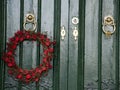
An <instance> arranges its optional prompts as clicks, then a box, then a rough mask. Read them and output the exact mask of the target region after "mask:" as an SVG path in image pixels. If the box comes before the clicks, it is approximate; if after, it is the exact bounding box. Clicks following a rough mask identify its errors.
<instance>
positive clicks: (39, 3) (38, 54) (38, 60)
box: [36, 0, 42, 90]
mask: <svg viewBox="0 0 120 90" xmlns="http://www.w3.org/2000/svg"><path fill="white" fill-rule="evenodd" d="M41 3H42V0H38V4H37V32H40V31H41V7H42V4H41ZM40 50H41V49H40V43H39V42H37V61H36V65H39V64H40ZM36 90H39V82H38V83H36Z"/></svg>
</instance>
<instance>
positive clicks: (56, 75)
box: [53, 0, 61, 90]
mask: <svg viewBox="0 0 120 90" xmlns="http://www.w3.org/2000/svg"><path fill="white" fill-rule="evenodd" d="M60 6H61V0H54V39H55V40H56V45H55V47H54V49H55V51H54V55H55V57H54V59H53V90H60V89H59V88H60V86H59V83H60V82H59V81H60V19H61V17H60V16H61V7H60Z"/></svg>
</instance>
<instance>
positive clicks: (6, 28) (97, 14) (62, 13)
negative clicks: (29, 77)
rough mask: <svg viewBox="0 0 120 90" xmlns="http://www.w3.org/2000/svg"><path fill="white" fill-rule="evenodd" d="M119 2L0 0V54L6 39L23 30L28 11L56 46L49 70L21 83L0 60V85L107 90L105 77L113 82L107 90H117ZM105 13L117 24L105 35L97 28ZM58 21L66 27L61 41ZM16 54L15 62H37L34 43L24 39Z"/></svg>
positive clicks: (6, 89) (28, 89) (22, 89)
mask: <svg viewBox="0 0 120 90" xmlns="http://www.w3.org/2000/svg"><path fill="white" fill-rule="evenodd" d="M16 3H17V4H16ZM119 5H120V1H119V0H95V1H94V0H49V1H48V0H1V3H0V12H1V14H0V20H1V21H0V26H1V33H0V38H1V39H0V59H1V56H2V52H4V51H5V48H6V47H5V46H6V41H7V40H8V38H9V37H11V36H13V35H14V33H15V32H16V31H17V30H19V29H20V30H23V21H24V16H25V15H26V14H27V13H28V12H32V13H34V14H35V16H36V20H37V30H36V32H38V31H40V32H42V33H44V32H45V31H48V33H47V35H48V36H49V37H50V36H51V37H52V39H54V40H56V46H54V48H55V52H54V58H53V62H51V63H52V64H53V69H52V70H50V71H49V72H48V76H46V77H42V78H41V81H40V82H39V83H32V84H29V85H25V86H24V85H23V84H22V83H19V82H17V81H15V80H14V79H12V78H11V77H9V76H8V74H7V69H6V68H7V67H5V65H4V62H3V61H2V60H0V72H1V73H2V74H0V90H89V89H91V90H94V89H95V90H104V89H105V84H107V86H108V87H106V88H108V89H111V88H112V85H111V84H108V83H106V82H109V83H112V84H113V88H112V90H119V76H120V75H119V68H120V67H119V64H120V62H119V54H120V53H119V51H120V49H119V45H120V44H119V35H120V32H119V25H120V23H119V21H120V10H119V8H120V7H119ZM107 15H112V16H113V17H114V19H115V23H116V32H115V33H114V34H113V35H112V36H111V37H110V38H106V36H105V34H104V33H103V32H102V22H103V18H104V17H105V16H107ZM74 16H76V17H78V18H79V24H78V25H74V24H73V23H72V22H71V20H72V18H73V17H74ZM62 26H64V27H65V31H66V36H65V39H64V40H61V35H60V30H61V27H62ZM75 27H78V33H79V35H78V39H77V40H76V41H75V40H74V37H73V34H72V33H73V30H74V28H75ZM16 53H17V57H16V63H17V64H18V65H19V66H20V67H23V68H27V69H31V68H35V67H36V66H38V65H39V64H40V62H41V61H40V60H41V58H42V56H41V55H40V54H41V53H42V49H41V45H40V43H38V42H33V43H31V42H28V41H25V42H24V43H21V44H20V45H19V46H18V48H17V50H16ZM28 62H29V63H28ZM106 73H107V74H106ZM109 80H112V81H113V82H111V81H109ZM104 83H105V84H104ZM114 83H115V85H114ZM8 84H9V86H8ZM10 84H11V85H12V86H10ZM89 85H91V86H89ZM114 86H115V87H114Z"/></svg>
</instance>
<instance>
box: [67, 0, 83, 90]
mask: <svg viewBox="0 0 120 90" xmlns="http://www.w3.org/2000/svg"><path fill="white" fill-rule="evenodd" d="M78 11H79V0H69V16H68V17H69V22H68V23H69V32H68V33H69V35H68V36H69V40H68V42H69V45H68V52H69V56H68V57H69V62H68V90H77V73H78V72H77V71H78V68H77V67H78V37H77V40H75V37H74V36H73V31H74V30H75V27H76V28H77V30H79V28H78V24H77V25H74V24H73V23H72V19H73V18H74V17H77V18H78V13H79V12H78ZM80 21H81V20H80ZM80 23H81V22H80ZM78 35H80V33H79V34H78Z"/></svg>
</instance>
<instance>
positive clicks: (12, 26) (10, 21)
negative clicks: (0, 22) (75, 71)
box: [5, 0, 20, 90]
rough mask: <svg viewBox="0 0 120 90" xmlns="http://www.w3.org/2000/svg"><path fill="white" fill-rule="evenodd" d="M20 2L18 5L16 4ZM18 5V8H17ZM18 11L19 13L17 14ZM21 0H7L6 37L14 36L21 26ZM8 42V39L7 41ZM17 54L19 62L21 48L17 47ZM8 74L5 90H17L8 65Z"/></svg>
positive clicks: (16, 58)
mask: <svg viewBox="0 0 120 90" xmlns="http://www.w3.org/2000/svg"><path fill="white" fill-rule="evenodd" d="M16 3H18V5H16ZM16 7H17V8H16ZM16 12H17V14H16ZM19 23H20V2H19V0H13V1H9V0H7V26H6V28H7V32H6V39H7V41H8V39H9V38H10V37H12V36H13V35H14V33H15V32H16V31H17V30H18V29H19V28H20V24H19ZM5 42H6V41H5ZM16 54H17V55H18V56H16V57H15V60H16V63H17V64H18V62H19V50H18V48H17V50H16ZM5 72H6V75H5V90H16V89H17V82H16V81H15V80H14V79H13V78H12V77H10V76H9V75H8V73H7V67H6V71H5Z"/></svg>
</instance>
